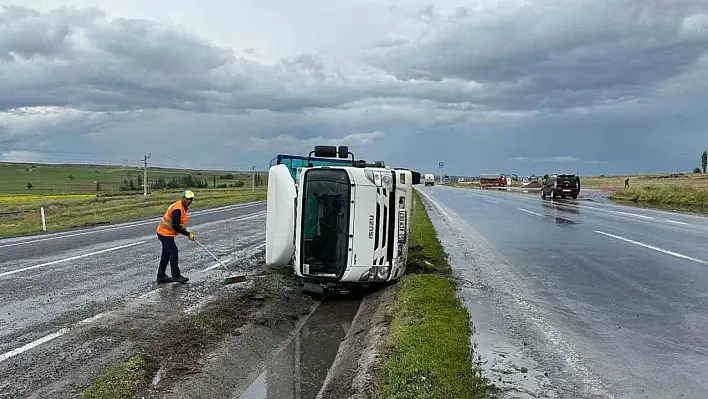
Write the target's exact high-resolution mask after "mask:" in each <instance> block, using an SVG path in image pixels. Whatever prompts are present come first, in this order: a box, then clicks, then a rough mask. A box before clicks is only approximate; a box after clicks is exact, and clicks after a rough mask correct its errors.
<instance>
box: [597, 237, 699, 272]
mask: <svg viewBox="0 0 708 399" xmlns="http://www.w3.org/2000/svg"><path fill="white" fill-rule="evenodd" d="M595 233H599V234H602V235H605V236H607V237H612V238H614V239H617V240H620V241H624V242H628V243H630V244H634V245H639V246H640V247H644V248H648V249H653V250H654V251H658V252H661V253H665V254H667V255H671V256H675V257H677V258H681V259H686V260H690V261H693V262H696V263H700V264H702V265H706V266H708V262H707V261H705V260H701V259H696V258H692V257H690V256H687V255H683V254H680V253H677V252H673V251H669V250H666V249H661V248H659V247H655V246H653V245H649V244H644V243H642V242H639V241H634V240H630V239H629V238H624V237H620V236H617V235H614V234H610V233H605V232H604V231H599V230H595Z"/></svg>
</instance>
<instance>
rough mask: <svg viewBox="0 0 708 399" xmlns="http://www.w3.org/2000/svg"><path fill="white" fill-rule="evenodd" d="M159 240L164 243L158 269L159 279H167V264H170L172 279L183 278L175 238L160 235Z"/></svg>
mask: <svg viewBox="0 0 708 399" xmlns="http://www.w3.org/2000/svg"><path fill="white" fill-rule="evenodd" d="M157 238H158V239H159V240H160V242H162V256H161V257H160V266H159V267H158V268H157V277H165V271H166V270H167V263H168V262H169V264H170V272H171V273H172V277H179V276H181V274H180V271H179V264H178V263H179V255H178V252H179V251H178V250H177V244H175V238H174V237H168V236H163V235H160V234H158V235H157Z"/></svg>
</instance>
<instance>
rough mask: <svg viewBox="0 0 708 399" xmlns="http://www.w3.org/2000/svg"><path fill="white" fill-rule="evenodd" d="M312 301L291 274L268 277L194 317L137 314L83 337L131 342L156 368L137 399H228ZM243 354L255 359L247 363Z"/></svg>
mask: <svg viewBox="0 0 708 399" xmlns="http://www.w3.org/2000/svg"><path fill="white" fill-rule="evenodd" d="M314 303H315V302H314V301H313V300H312V299H310V298H309V297H306V296H304V295H302V294H301V293H300V291H299V288H298V286H297V283H296V281H295V280H294V279H293V278H292V273H291V272H287V271H286V272H272V273H269V274H267V275H265V276H263V277H262V278H257V279H255V280H254V281H253V285H252V286H251V287H250V288H248V289H247V290H246V291H245V292H243V291H226V290H225V292H222V293H220V294H218V295H217V296H216V297H215V298H214V299H213V300H212V301H210V302H209V303H207V304H206V305H204V306H203V307H202V308H201V309H199V310H198V312H197V313H195V314H188V313H184V312H170V309H154V308H153V309H142V310H141V312H140V313H142V314H145V315H146V316H145V317H143V318H139V317H133V318H132V320H131V322H130V323H122V322H120V321H119V322H118V323H111V324H103V325H100V326H96V327H94V328H91V329H89V330H88V331H87V332H86V334H87V336H90V337H92V338H96V337H99V336H106V337H108V336H110V337H112V338H114V339H115V338H118V339H120V340H121V341H127V342H130V344H131V347H132V350H131V352H133V353H136V352H137V353H142V354H144V356H145V358H147V359H149V361H150V364H151V365H153V367H154V369H155V370H159V372H158V373H157V375H155V373H152V374H153V375H151V376H150V378H151V379H152V381H153V383H152V384H147V383H142V384H139V386H136V387H135V388H136V389H135V392H136V394H137V396H138V397H144V398H152V397H159V398H166V397H210V398H218V397H229V396H230V394H231V392H232V391H233V390H234V389H238V387H239V384H240V383H242V382H250V379H249V378H250V373H251V371H252V370H253V369H259V368H260V367H259V366H260V365H259V364H256V363H258V362H257V361H258V360H261V359H262V358H264V357H266V356H267V355H268V353H269V352H270V351H272V350H273V348H274V347H276V346H277V345H278V343H279V342H281V341H282V339H283V338H284V337H286V336H287V335H288V334H289V333H290V331H292V330H293V329H294V328H295V327H296V323H297V322H298V321H299V320H300V319H301V318H302V317H303V316H305V315H307V314H309V313H310V311H311V309H312V307H313V304H314ZM146 306H148V307H149V305H146ZM163 307H164V305H163ZM254 332H257V334H254ZM269 338H272V339H269ZM225 348H228V349H227V350H226V351H224V349H225ZM246 353H251V354H254V355H255V356H252V357H251V358H250V359H247V357H248V356H244V354H246ZM234 360H237V362H234ZM254 362H255V363H254ZM136 375H141V374H139V373H137V372H136ZM142 380H144V379H141V381H142ZM217 380H218V381H217ZM246 380H247V381H246ZM96 381H97V380H94V384H95V383H96ZM204 395H206V396H204ZM105 397H110V396H105Z"/></svg>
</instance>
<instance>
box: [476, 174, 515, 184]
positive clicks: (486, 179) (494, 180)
mask: <svg viewBox="0 0 708 399" xmlns="http://www.w3.org/2000/svg"><path fill="white" fill-rule="evenodd" d="M508 183H509V182H508V181H507V178H506V177H505V176H504V175H502V174H493V175H480V176H479V184H480V185H481V186H482V187H506V186H507V185H508Z"/></svg>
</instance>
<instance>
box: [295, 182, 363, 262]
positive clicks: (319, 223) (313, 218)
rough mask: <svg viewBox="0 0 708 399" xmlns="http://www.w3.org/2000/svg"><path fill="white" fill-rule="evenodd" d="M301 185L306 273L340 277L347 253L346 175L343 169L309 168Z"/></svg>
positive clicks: (349, 196)
mask: <svg viewBox="0 0 708 399" xmlns="http://www.w3.org/2000/svg"><path fill="white" fill-rule="evenodd" d="M303 184H304V186H303V204H302V207H303V221H302V242H301V246H302V254H303V256H302V257H301V259H302V262H303V264H308V265H309V274H333V275H336V276H339V275H341V274H342V273H343V272H344V270H345V269H346V267H347V258H348V256H349V211H350V209H349V208H350V206H349V204H350V201H351V187H350V186H349V176H348V175H347V172H346V171H344V170H342V169H312V170H309V171H308V172H307V173H306V174H305V178H304V183H303Z"/></svg>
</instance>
